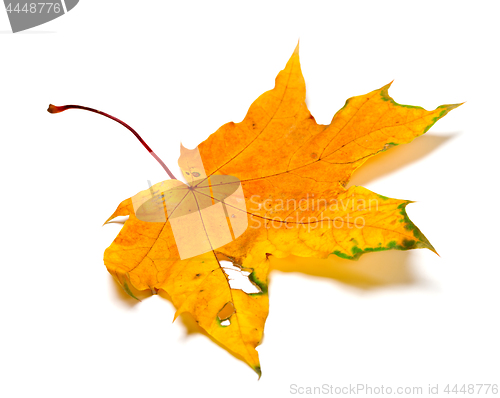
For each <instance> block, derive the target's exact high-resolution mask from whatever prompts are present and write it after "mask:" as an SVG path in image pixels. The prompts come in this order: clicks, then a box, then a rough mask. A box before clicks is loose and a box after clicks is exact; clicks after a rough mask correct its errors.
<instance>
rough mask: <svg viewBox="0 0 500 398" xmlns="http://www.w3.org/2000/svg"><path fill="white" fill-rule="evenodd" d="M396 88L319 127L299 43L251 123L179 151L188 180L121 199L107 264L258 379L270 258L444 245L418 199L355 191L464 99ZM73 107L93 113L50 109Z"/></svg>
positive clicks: (354, 101) (351, 104)
mask: <svg viewBox="0 0 500 398" xmlns="http://www.w3.org/2000/svg"><path fill="white" fill-rule="evenodd" d="M389 87H390V84H388V85H386V86H384V87H382V88H380V89H378V90H374V91H372V92H370V93H368V94H366V95H361V96H357V97H353V98H350V99H348V100H347V101H346V103H345V105H344V107H343V108H342V109H340V110H339V111H338V112H337V113H336V114H335V116H334V118H333V120H332V122H331V123H330V125H328V126H326V125H320V124H317V123H316V121H315V120H314V118H313V117H312V116H311V114H310V112H309V111H308V109H307V106H306V103H305V95H306V91H305V83H304V79H303V76H302V72H301V68H300V62H299V54H298V46H297V48H296V49H295V51H294V53H293V55H292V56H291V58H290V60H289V61H288V63H287V65H286V67H285V69H283V70H282V71H281V72H280V73H279V74H278V76H277V78H276V84H275V87H274V89H272V90H270V91H268V92H266V93H264V94H262V95H261V96H260V97H259V98H258V99H257V100H256V101H255V102H254V103H253V104H252V105H251V107H250V109H249V111H248V113H247V115H246V116H245V118H244V120H243V121H242V122H240V123H232V122H231V123H227V124H225V125H223V126H222V127H220V128H219V129H218V130H217V131H216V132H215V133H214V134H212V135H211V136H210V137H209V138H208V139H207V140H205V141H204V142H202V143H201V144H200V145H199V146H198V148H197V151H195V150H187V149H185V148H181V149H182V150H181V157H180V158H179V165H180V167H181V170H182V172H183V175H184V176H185V177H186V180H187V181H189V184H188V185H186V184H184V183H182V182H180V181H178V180H175V179H172V180H167V181H164V182H161V183H158V184H156V185H154V186H152V187H151V188H150V189H148V190H145V191H143V192H140V193H138V194H137V195H134V196H133V197H131V198H129V199H126V200H124V201H123V202H122V203H121V204H120V205H119V206H118V208H117V209H116V211H115V212H114V213H113V214H112V215H111V217H110V218H109V219H108V220H107V222H109V221H111V220H112V219H114V218H116V217H118V216H129V218H128V220H127V221H126V222H125V223H124V226H123V228H122V229H121V231H120V233H119V234H118V236H117V237H116V239H115V240H114V242H113V243H112V244H111V245H110V246H109V248H108V249H106V251H105V253H104V263H105V265H106V267H107V269H108V271H109V272H110V273H111V274H112V275H114V276H115V278H116V279H117V281H118V282H119V283H120V284H121V285H122V286H123V287H124V289H125V290H126V291H127V292H128V293H129V294H131V295H133V293H132V289H136V290H139V291H140V290H151V291H153V292H156V291H158V290H164V291H165V292H167V293H168V295H169V296H170V297H171V299H172V301H173V303H174V305H175V307H176V309H177V312H176V315H175V316H176V317H177V316H178V315H179V314H181V313H183V312H188V313H190V314H191V315H192V316H193V317H194V319H195V320H196V322H197V323H198V325H199V326H201V327H202V328H203V329H204V330H205V331H206V332H207V333H208V334H209V335H211V336H212V337H213V338H215V339H216V340H217V341H219V342H220V343H221V344H222V345H224V346H225V347H226V348H227V349H228V350H229V351H231V352H232V353H233V354H235V355H237V356H239V357H241V358H242V359H244V360H245V361H246V362H247V363H248V364H249V365H250V366H251V367H252V368H253V369H254V370H255V371H256V372H257V373H258V374H259V375H260V363H259V358H258V354H257V351H256V347H257V346H258V344H259V343H260V342H261V340H262V336H263V330H264V324H265V320H266V318H267V315H268V306H269V300H268V292H267V276H268V272H269V256H275V257H278V258H284V257H287V256H290V255H295V256H299V257H315V258H326V257H328V256H330V255H332V254H334V255H337V256H339V257H342V258H348V259H357V258H359V256H360V255H361V254H363V253H367V252H374V251H381V250H389V249H398V250H408V249H414V248H428V249H430V250H432V251H434V252H435V250H434V248H433V247H432V245H431V244H430V243H429V241H428V240H427V239H426V238H425V236H424V235H423V234H422V233H421V232H420V230H419V229H418V228H417V227H416V226H415V225H414V224H413V223H412V222H411V221H410V219H409V218H408V216H407V214H406V211H405V207H406V205H407V204H409V203H411V202H410V201H408V200H397V199H390V198H387V197H384V196H381V195H378V194H376V193H374V192H371V191H369V190H367V189H365V188H362V187H357V186H355V187H351V188H349V189H346V188H345V186H346V184H347V183H348V181H349V179H350V177H351V175H352V173H353V172H354V171H355V170H356V169H357V168H358V167H360V166H361V165H362V164H363V163H364V162H365V161H366V160H367V159H368V158H370V157H371V156H374V155H376V154H378V153H381V152H384V151H386V150H388V149H390V148H392V147H394V146H396V145H399V144H405V143H408V142H410V141H412V140H413V139H414V138H416V137H418V136H419V135H422V134H424V133H425V132H426V131H427V130H428V129H429V128H430V127H431V126H432V125H433V124H434V123H435V122H436V121H437V120H439V119H440V118H441V117H443V116H444V115H446V114H447V113H448V112H449V111H450V110H452V109H454V108H456V107H457V106H459V105H460V104H454V105H442V106H439V107H437V108H436V109H435V110H433V111H427V110H425V109H423V108H421V107H416V106H408V105H400V104H397V103H396V102H395V101H394V100H393V99H392V98H391V97H390V96H389V94H388V89H389ZM72 107H73V108H83V109H87V110H92V109H90V108H84V107H78V106H66V107H54V106H52V105H51V107H49V111H51V112H53V113H57V112H60V111H62V110H65V109H69V108H72ZM92 111H94V110H92ZM99 113H102V112H99ZM104 115H106V114H104ZM106 116H109V115H106ZM113 119H114V118H113ZM115 120H117V119H115ZM120 123H122V124H124V123H123V122H121V121H120ZM124 125H125V124H124ZM125 126H126V127H128V128H130V127H129V126H127V125H125ZM130 129H131V128H130ZM131 130H132V129H131ZM132 131H133V130H132ZM133 132H134V134H136V136H137V137H138V138H139V140H140V141H141V142H142V143H143V145H144V146H145V147H146V149H148V150H149V151H150V152H151V154H152V155H153V156H155V158H157V159H158V157H157V156H156V155H155V154H154V152H152V150H151V149H150V148H149V147H148V146H147V145H146V144H145V143H144V141H143V140H142V139H141V138H140V137H139V136H138V134H137V133H136V132H135V131H133ZM158 160H159V159H158ZM160 162H161V161H160ZM161 163H162V166H163V167H164V168H165V169H166V170H167V172H168V173H169V175H170V176H171V177H172V176H173V175H172V174H171V173H170V171H169V170H168V169H167V168H166V166H165V165H164V164H163V162H161ZM229 198H232V199H231V200H229ZM217 206H219V207H217ZM208 212H212V213H210V214H208ZM217 212H218V213H217ZM242 225H244V228H242V227H241V226H242ZM222 261H230V262H232V263H233V264H234V265H235V266H236V267H238V269H240V270H241V271H242V272H243V271H245V272H246V274H247V275H248V278H249V280H250V281H251V282H252V283H253V284H254V286H255V287H256V289H257V292H256V293H245V292H244V291H243V290H241V289H236V288H232V287H231V283H230V282H231V281H230V277H229V272H228V270H227V268H226V267H224V265H223V263H222Z"/></svg>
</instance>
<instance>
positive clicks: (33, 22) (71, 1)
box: [4, 0, 79, 33]
mask: <svg viewBox="0 0 500 398" xmlns="http://www.w3.org/2000/svg"><path fill="white" fill-rule="evenodd" d="M78 2H79V0H53V1H52V2H51V3H42V2H40V3H39V2H34V1H33V0H31V1H19V0H4V4H5V10H6V11H7V15H8V17H9V22H10V26H11V28H12V32H13V33H17V32H21V31H23V30H26V29H30V28H33V27H35V26H39V25H42V24H44V23H46V22H49V21H52V20H54V19H56V18H58V17H60V16H62V15H64V14H66V13H67V12H69V11H70V10H72V9H73V8H74V7H75V6H76V5H77V4H78Z"/></svg>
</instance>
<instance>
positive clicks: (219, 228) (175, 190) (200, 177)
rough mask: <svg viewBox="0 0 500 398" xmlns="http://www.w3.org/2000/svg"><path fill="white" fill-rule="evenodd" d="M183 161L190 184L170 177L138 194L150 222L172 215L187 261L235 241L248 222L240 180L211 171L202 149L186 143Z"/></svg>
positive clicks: (139, 209)
mask: <svg viewBox="0 0 500 398" xmlns="http://www.w3.org/2000/svg"><path fill="white" fill-rule="evenodd" d="M179 166H180V168H181V170H182V172H183V175H184V176H185V178H186V181H187V182H188V185H186V184H184V183H183V182H182V181H179V180H166V181H163V182H160V183H158V184H155V185H153V186H151V187H150V188H149V189H148V190H144V191H142V192H139V193H138V194H137V195H135V196H133V197H132V205H133V208H134V213H135V215H136V217H137V218H138V219H139V220H141V221H145V222H161V223H164V222H166V221H167V220H168V221H169V223H170V226H171V228H172V232H173V234H174V239H175V243H176V246H177V250H178V252H179V256H180V258H181V260H184V259H187V258H191V257H194V256H198V255H200V254H203V253H207V252H209V251H212V250H216V249H217V248H219V247H222V246H224V245H225V244H227V243H230V242H231V241H233V240H234V239H236V238H238V237H239V236H240V235H241V234H243V232H245V231H246V229H247V227H248V217H247V209H246V202H245V196H244V194H243V188H242V185H241V182H240V180H239V179H238V178H237V177H234V176H229V175H211V176H207V174H206V172H205V168H204V166H203V162H202V160H201V156H200V153H199V151H198V148H195V149H193V150H189V149H186V148H184V147H183V146H181V157H180V158H179Z"/></svg>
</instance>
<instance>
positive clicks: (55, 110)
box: [47, 104, 177, 180]
mask: <svg viewBox="0 0 500 398" xmlns="http://www.w3.org/2000/svg"><path fill="white" fill-rule="evenodd" d="M67 109H82V110H84V111H89V112H94V113H98V114H99V115H103V116H106V117H107V118H110V119H111V120H114V121H115V122H118V123H120V124H121V125H122V126H124V127H126V128H127V129H128V130H130V131H131V132H132V134H134V135H135V137H136V138H137V139H138V140H139V141H140V143H141V144H142V145H143V146H144V148H146V149H147V151H148V152H149V153H150V154H151V156H153V157H154V158H155V159H156V160H157V161H158V163H160V164H161V167H163V169H164V170H165V171H166V172H167V174H168V176H169V177H170V178H172V179H174V180H176V179H177V178H175V176H174V175H173V174H172V172H171V171H170V170H169V168H168V167H167V165H166V164H165V163H163V160H161V159H160V158H159V157H158V156H157V155H156V153H154V152H153V150H152V149H151V148H150V147H149V145H148V144H146V142H145V141H144V140H143V139H142V137H141V136H140V135H139V133H138V132H137V131H135V130H134V129H133V128H132V127H130V126H129V125H128V124H127V123H125V122H122V121H121V120H120V119H117V118H116V117H114V116H111V115H109V114H107V113H104V112H101V111H98V110H97V109H93V108H88V107H86V106H80V105H64V106H55V105H52V104H50V105H49V108H48V109H47V111H48V112H50V113H60V112H64V111H65V110H67Z"/></svg>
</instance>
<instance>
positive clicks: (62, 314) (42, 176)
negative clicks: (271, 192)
mask: <svg viewBox="0 0 500 398" xmlns="http://www.w3.org/2000/svg"><path fill="white" fill-rule="evenodd" d="M497 4H498V3H497V2H494V1H484V2H476V3H472V2H459V1H440V2H437V1H436V2H425V1H419V2H401V1H397V2H388V1H376V2H371V1H370V2H346V1H342V2H340V1H321V2H319V1H318V2H314V1H310V2H292V1H287V2H272V1H269V2H258V1H247V2H216V1H203V2H193V1H190V2H181V1H176V2H173V1H159V0H157V1H147V2H141V1H125V0H113V1H111V0H107V1H96V0H82V1H81V2H80V4H78V5H77V6H76V7H75V8H74V9H73V10H72V11H70V12H69V13H68V14H67V15H65V16H64V17H61V18H59V19H57V20H54V21H52V22H50V23H47V24H46V25H42V26H39V27H36V28H33V29H32V30H30V31H26V32H24V33H18V34H12V33H10V32H9V31H10V26H9V23H8V19H7V16H6V13H5V12H3V11H1V12H0V30H1V32H0V33H1V34H0V50H1V56H2V63H1V67H0V71H1V75H2V84H1V93H0V131H1V138H2V142H1V147H0V148H1V157H0V161H1V173H2V174H1V175H2V181H1V182H2V184H1V186H2V198H1V205H2V224H1V234H2V238H1V248H2V250H1V257H0V258H1V273H0V278H1V279H0V283H1V290H0V291H1V300H0V323H1V327H0V366H1V367H2V369H1V370H0V395H1V396H5V397H30V398H31V397H42V396H51V397H139V396H154V397H167V396H168V397H184V396H193V397H194V396H205V395H208V396H215V395H216V394H218V395H220V396H238V397H256V396H264V397H268V396H269V397H271V396H273V397H275V396H278V397H281V396H289V395H290V392H291V391H292V390H291V388H290V385H292V384H296V385H297V387H306V386H321V385H322V384H328V385H333V386H334V387H343V386H348V385H349V384H358V383H360V384H368V385H370V386H372V387H380V386H382V385H384V386H386V387H387V386H390V387H392V388H393V389H396V388H397V387H399V386H403V387H414V386H417V387H418V386H420V387H423V389H424V392H426V391H427V388H428V385H429V384H432V385H433V386H435V385H436V384H439V388H440V390H441V391H442V390H443V389H444V388H445V387H446V385H447V384H451V385H452V386H453V385H454V384H458V385H459V387H460V386H461V385H463V384H470V383H500V376H499V375H500V372H499V370H500V363H499V362H500V361H499V354H500V344H499V336H500V324H499V320H498V319H499V312H498V305H499V299H500V289H499V287H498V286H499V279H500V271H499V268H500V264H499V261H498V257H497V256H496V254H495V252H496V250H497V246H498V244H499V243H498V238H499V233H498V223H499V217H498V193H499V190H498V175H497V172H498V158H499V156H498V147H499V144H500V139H499V133H500V131H499V124H498V103H499V100H498V92H499V89H500V86H499V78H498V76H499V71H500V63H499V59H498V39H499V34H500V25H499V24H498V15H499V13H498V11H499V10H498V7H496V5H497ZM299 38H300V56H301V62H302V68H303V73H304V76H305V80H306V85H307V90H308V91H307V103H308V105H309V108H310V110H311V112H312V114H313V115H314V116H315V118H316V120H317V121H318V123H323V124H328V123H329V122H330V120H331V118H332V116H333V115H334V113H335V112H336V111H337V110H338V109H339V108H340V107H342V106H343V104H344V102H345V100H346V99H347V98H349V97H351V96H354V95H360V94H365V93H367V92H369V91H372V90H374V89H377V88H379V87H381V86H383V85H385V84H386V83H388V82H390V81H391V80H393V79H395V82H394V83H393V85H392V87H391V89H390V94H391V95H392V97H393V98H394V99H395V100H396V101H397V102H399V103H402V104H411V105H420V106H423V107H425V108H426V109H434V108H435V107H436V106H438V105H441V104H446V103H457V102H463V101H467V102H466V104H464V105H463V106H461V107H460V108H458V109H456V110H454V111H452V112H451V113H450V114H448V115H447V116H446V117H445V118H444V119H442V120H441V121H439V122H438V123H437V124H436V125H435V126H434V127H433V128H432V129H431V130H430V131H429V132H428V133H427V134H426V135H425V136H423V137H420V138H417V139H416V140H415V141H414V142H412V143H411V144H408V145H405V146H401V147H397V148H394V149H391V150H390V151H388V152H386V153H385V154H383V155H380V156H378V157H377V158H376V159H375V158H374V159H371V160H370V161H368V162H367V163H366V164H365V166H363V169H360V170H359V171H358V172H356V175H355V176H354V179H353V183H354V184H357V185H363V186H365V187H367V188H369V189H371V190H373V191H375V192H377V193H380V194H383V195H386V196H391V197H395V198H401V199H412V200H415V201H417V203H415V204H411V205H410V206H408V213H409V216H410V218H411V219H412V220H413V221H414V222H415V224H416V225H417V226H419V227H420V229H421V230H422V231H423V233H424V234H425V235H426V236H427V237H428V238H429V240H430V241H431V242H432V243H433V245H434V246H435V248H436V249H437V251H438V252H439V254H440V256H441V257H438V256H436V255H435V254H433V253H431V252H430V251H427V250H414V251H410V252H398V251H394V252H382V253H372V254H367V255H365V256H363V257H362V258H361V259H360V260H359V261H358V262H357V263H355V262H349V261H347V260H339V259H332V261H326V262H324V263H321V264H318V263H317V262H316V263H308V262H307V261H306V262H303V263H301V264H298V263H297V262H294V261H290V262H287V261H284V262H281V264H277V263H276V262H275V264H274V265H275V267H276V268H279V269H280V270H274V271H272V272H271V275H270V301H271V305H270V313H269V317H268V320H267V324H266V329H265V339H264V341H263V343H262V345H261V346H260V347H259V353H260V359H261V364H262V371H263V376H262V378H261V379H260V381H257V376H256V375H255V373H254V372H253V371H252V370H251V369H250V368H249V367H248V366H247V365H246V364H244V363H243V362H241V361H240V360H238V359H236V358H234V357H233V356H231V355H230V354H229V353H227V352H226V351H225V350H223V349H221V348H220V347H219V346H217V345H216V344H214V343H213V342H212V341H211V340H210V339H208V338H207V337H206V336H204V335H202V334H199V333H196V332H193V326H192V325H189V322H188V321H189V320H188V319H186V320H185V322H186V323H187V326H186V325H185V323H183V321H182V320H180V319H179V320H177V321H176V322H175V323H173V324H172V318H173V314H174V308H173V306H172V304H171V303H170V302H169V301H167V300H165V299H163V298H161V297H159V296H155V297H151V298H149V299H147V300H144V301H142V302H140V303H135V302H133V300H131V299H128V298H127V297H126V296H124V295H123V294H122V293H121V292H120V290H119V288H117V287H116V285H115V284H114V282H113V280H112V278H111V276H110V275H109V274H108V273H107V271H106V269H105V267H104V264H103V260H102V256H103V252H104V250H105V248H106V247H107V246H108V245H109V244H110V243H111V242H112V240H113V239H114V237H115V236H116V234H117V233H118V231H119V228H120V226H119V225H118V224H114V225H108V226H105V227H101V225H102V223H103V222H104V221H105V220H106V219H107V218H108V216H109V215H110V214H111V213H112V212H113V211H114V210H115V208H116V206H117V205H118V204H119V203H120V201H122V200H123V199H125V198H128V197H130V196H132V195H134V194H135V193H137V192H138V191H140V190H143V189H145V188H147V180H151V181H152V182H153V183H155V182H158V181H161V180H164V179H166V175H165V174H164V172H163V170H162V168H161V167H160V166H159V165H158V164H157V163H156V161H155V160H154V159H153V158H152V157H151V156H150V155H149V154H148V153H147V151H146V150H144V148H143V147H142V146H141V145H140V144H139V142H138V141H137V140H136V139H135V138H134V137H133V136H132V135H131V134H130V133H129V132H128V131H127V130H125V129H124V128H123V127H121V126H119V125H118V124H116V123H114V122H112V121H110V120H107V119H105V118H103V117H100V116H98V115H95V114H91V113H87V112H83V111H68V112H65V113H63V114H59V115H51V114H49V113H47V112H46V109H47V106H48V105H49V103H53V104H56V105H63V104H69V103H71V104H81V105H86V106H90V107H95V108H97V109H99V110H102V111H105V112H108V113H111V114H112V115H115V116H117V117H120V118H122V119H123V120H124V121H126V122H127V123H129V124H130V125H131V126H133V127H134V128H135V129H136V130H137V131H138V132H139V133H141V135H142V136H143V138H144V139H145V140H146V142H147V143H148V144H149V145H150V146H151V147H152V148H153V150H154V151H155V152H156V153H157V154H158V155H159V156H160V157H161V158H162V159H163V160H164V161H165V162H166V163H167V164H168V166H169V167H170V168H171V169H172V170H174V172H175V173H177V175H179V173H178V166H177V158H178V155H179V143H180V142H181V141H182V143H183V144H184V145H185V146H187V147H190V148H192V147H194V146H196V145H197V144H198V143H199V142H201V141H202V140H204V139H205V138H206V137H207V136H208V135H209V134H211V133H212V132H214V131H215V130H216V129H217V128H218V127H219V126H221V125H222V124H224V123H226V122H228V121H235V122H239V121H241V120H242V119H243V117H244V116H245V113H246V111H247V109H248V107H249V105H250V104H251V102H252V101H253V100H254V99H256V98H257V97H258V96H259V95H260V94H261V93H263V92H264V91H266V90H269V89H271V88H272V87H273V86H274V78H275V76H276V75H277V73H278V72H279V71H280V70H281V69H282V68H283V67H284V66H285V64H286V61H287V60H288V58H289V57H290V55H291V53H292V52H293V49H294V48H295V46H296V44H297V40H298V39H299ZM287 267H288V268H287ZM300 269H302V270H303V271H304V272H299V270H300ZM297 395H298V394H297ZM454 395H455V394H451V395H447V394H444V393H441V394H440V396H454ZM458 395H459V396H464V394H458ZM465 395H467V394H465ZM489 395H490V396H491V392H490V394H489Z"/></svg>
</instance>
